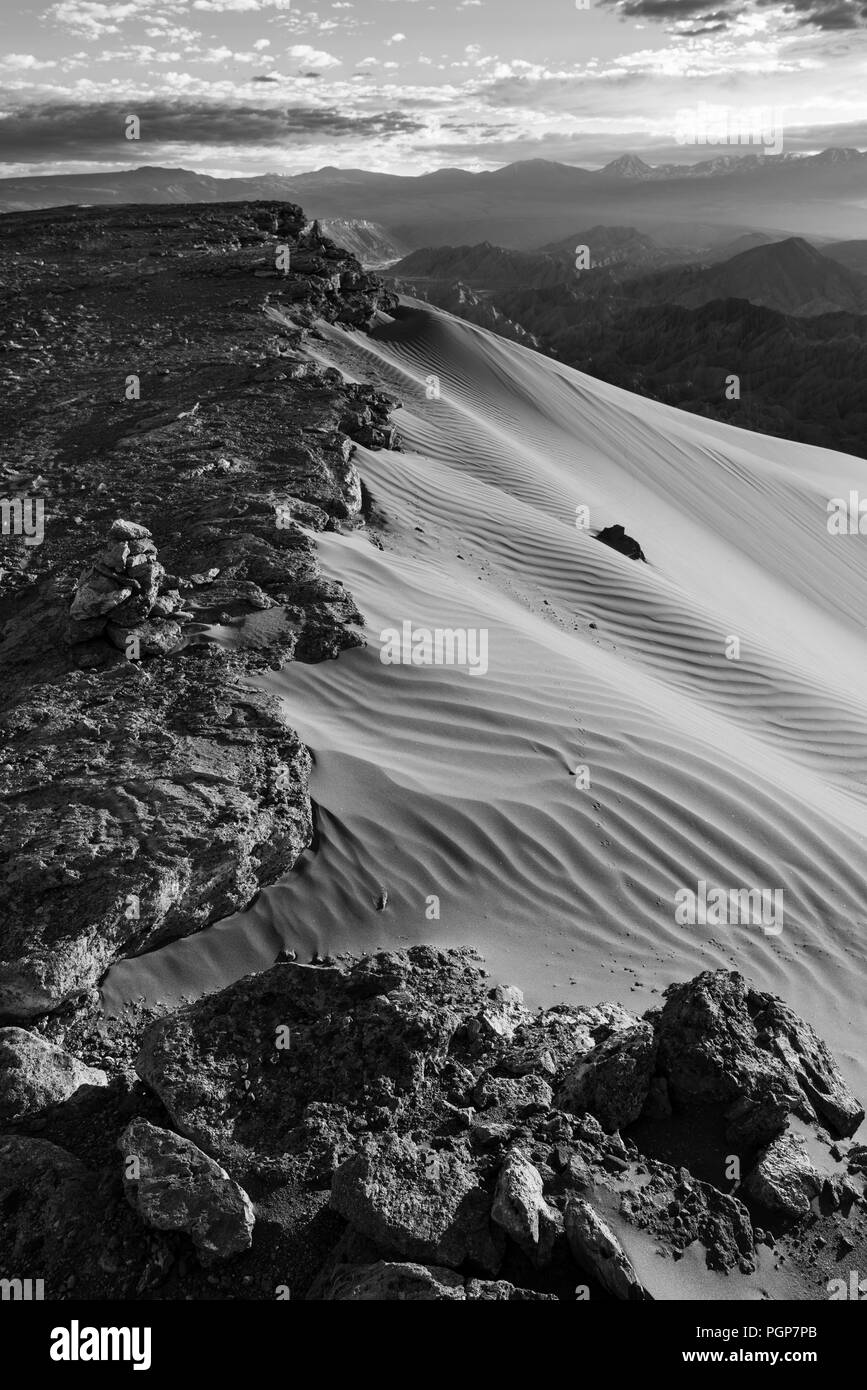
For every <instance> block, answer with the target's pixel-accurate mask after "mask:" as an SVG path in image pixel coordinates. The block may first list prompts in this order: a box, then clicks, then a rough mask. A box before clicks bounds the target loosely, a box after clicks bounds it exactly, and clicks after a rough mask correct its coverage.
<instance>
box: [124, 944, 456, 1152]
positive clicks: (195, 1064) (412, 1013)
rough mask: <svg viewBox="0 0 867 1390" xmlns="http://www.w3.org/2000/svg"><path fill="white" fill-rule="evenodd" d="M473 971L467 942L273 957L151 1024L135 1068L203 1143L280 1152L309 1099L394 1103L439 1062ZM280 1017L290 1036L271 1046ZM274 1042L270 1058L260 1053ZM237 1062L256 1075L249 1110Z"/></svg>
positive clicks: (217, 1148)
mask: <svg viewBox="0 0 867 1390" xmlns="http://www.w3.org/2000/svg"><path fill="white" fill-rule="evenodd" d="M481 981H482V976H481V973H480V971H479V970H478V966H477V965H475V964H474V963H473V955H472V953H471V952H466V951H450V952H440V951H436V950H433V949H432V948H430V947H425V946H414V947H412V948H411V949H410V950H409V951H407V952H405V953H404V952H393V953H382V954H380V955H377V956H372V957H365V958H363V959H362V960H360V961H357V962H355V963H354V964H353V967H352V969H351V970H349V971H346V970H342V969H340V968H338V967H333V966H315V967H314V966H310V965H301V964H299V963H294V962H293V963H287V964H280V965H275V966H272V967H271V969H270V970H266V971H264V972H263V973H262V974H260V975H254V976H249V977H247V978H246V979H243V980H239V981H237V983H235V984H233V985H230V986H229V987H228V988H227V989H225V990H221V991H219V992H218V993H216V994H212V995H207V996H205V997H203V998H202V999H200V1000H198V1001H197V1002H196V1003H195V1004H192V1005H190V1006H189V1007H187V1008H182V1009H179V1010H178V1011H177V1012H176V1013H174V1014H172V1015H171V1016H170V1017H168V1018H166V1019H162V1020H160V1021H159V1022H158V1023H156V1024H154V1025H153V1026H152V1027H151V1028H150V1029H148V1031H147V1032H146V1033H145V1035H144V1038H143V1041H142V1048H141V1052H140V1054H139V1056H138V1058H137V1060H136V1070H137V1071H138V1074H139V1076H140V1077H141V1079H142V1080H143V1081H144V1082H145V1083H146V1084H147V1085H148V1086H150V1087H151V1089H152V1090H154V1091H155V1092H156V1094H157V1095H158V1096H159V1097H160V1099H161V1101H162V1102H163V1104H164V1105H165V1107H166V1109H167V1110H168V1112H169V1114H170V1116H171V1118H172V1122H173V1124H174V1125H175V1127H176V1128H177V1129H178V1130H179V1131H180V1132H181V1133H182V1134H185V1135H187V1137H188V1138H190V1139H192V1140H193V1141H194V1142H195V1143H197V1144H199V1145H200V1146H201V1147H202V1148H204V1149H205V1150H206V1151H207V1152H210V1153H215V1154H217V1155H220V1154H224V1155H225V1156H229V1155H231V1154H232V1153H233V1152H234V1151H235V1149H236V1148H237V1147H238V1146H239V1145H242V1146H244V1147H245V1148H246V1147H249V1148H252V1149H254V1150H255V1151H256V1152H257V1153H265V1154H272V1155H274V1156H282V1155H284V1154H285V1153H286V1149H287V1137H288V1136H289V1135H290V1133H291V1132H292V1131H293V1128H294V1127H295V1126H298V1125H299V1124H300V1123H301V1121H302V1117H303V1115H304V1112H305V1109H306V1107H307V1106H308V1105H310V1104H311V1103H312V1102H316V1103H317V1104H328V1105H343V1106H349V1107H357V1106H370V1107H374V1106H382V1105H390V1106H392V1107H393V1106H394V1104H395V1101H396V1099H398V1098H400V1097H408V1096H411V1095H412V1094H414V1092H415V1090H416V1088H417V1087H418V1086H419V1085H420V1084H421V1082H422V1080H423V1078H424V1077H425V1076H426V1075H427V1073H428V1072H429V1071H430V1070H432V1069H433V1068H435V1067H436V1066H437V1065H438V1064H443V1063H444V1062H445V1060H446V1058H447V1056H448V1052H449V1044H450V1043H451V1041H452V1038H453V1037H454V1036H455V1033H456V1032H457V1030H458V1028H459V1027H460V1024H461V1018H462V1012H461V1008H462V1007H463V1008H466V1009H468V1010H469V1009H472V1008H473V1007H474V1005H475V1003H476V1000H477V998H478V993H479V986H480V983H481ZM462 996H466V998H465V1002H464V1003H463V1005H462V1004H461V1000H462ZM447 1001H448V1002H447ZM278 1025H279V1026H280V1027H283V1028H286V1029H287V1030H288V1034H287V1036H288V1040H289V1045H288V1046H286V1047H285V1048H282V1049H281V1050H279V1051H277V1052H275V1039H276V1036H277V1034H276V1029H277V1027H278ZM227 1029H230V1030H231V1037H232V1055H233V1058H234V1059H235V1064H236V1065H235V1066H233V1067H227V1066H226V1063H225V1049H226V1037H227ZM272 1054H273V1055H274V1056H275V1057H276V1058H277V1064H276V1065H268V1064H267V1059H268V1058H269V1057H270V1056H271V1055H272ZM242 1063H243V1064H244V1065H245V1066H246V1068H247V1071H246V1073H245V1074H246V1075H247V1076H248V1077H250V1078H251V1079H252V1080H253V1081H254V1082H255V1093H256V1096H257V1104H256V1107H255V1109H253V1110H251V1108H250V1106H249V1104H248V1103H247V1101H246V1096H245V1092H244V1090H243V1087H242V1086H241V1085H240V1079H239V1078H240V1073H239V1071H238V1067H239V1066H240V1065H241V1064H242ZM301 1137H302V1136H299V1138H301Z"/></svg>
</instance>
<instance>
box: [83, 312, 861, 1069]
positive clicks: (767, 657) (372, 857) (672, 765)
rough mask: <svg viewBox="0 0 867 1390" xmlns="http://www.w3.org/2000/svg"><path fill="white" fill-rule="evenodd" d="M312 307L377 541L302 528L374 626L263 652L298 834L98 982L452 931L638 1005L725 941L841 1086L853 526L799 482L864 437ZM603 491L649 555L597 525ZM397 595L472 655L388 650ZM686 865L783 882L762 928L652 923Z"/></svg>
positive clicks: (571, 992) (416, 621)
mask: <svg viewBox="0 0 867 1390" xmlns="http://www.w3.org/2000/svg"><path fill="white" fill-rule="evenodd" d="M323 332H324V334H325V338H324V341H323V342H321V343H320V344H319V350H320V355H321V359H322V361H323V362H327V363H328V364H330V365H335V366H338V367H339V368H340V369H341V370H342V371H343V372H344V373H346V374H347V375H348V376H349V377H350V378H355V379H358V380H359V381H375V382H376V383H377V384H379V385H381V386H383V387H385V388H387V389H390V390H393V391H394V392H395V394H397V395H398V396H399V397H400V398H401V400H402V401H403V402H404V406H403V408H402V409H401V410H399V411H398V412H397V413H396V414H395V416H394V417H393V418H394V422H395V424H396V425H397V427H398V429H399V431H400V434H401V438H402V441H403V452H400V453H397V452H389V451H385V450H383V451H377V452H371V451H368V450H366V449H364V448H360V449H359V451H358V454H357V456H356V462H357V463H358V466H359V471H360V473H361V476H362V478H363V481H364V483H365V485H366V488H367V491H368V493H369V495H370V497H371V499H372V504H373V508H374V511H373V515H372V520H371V529H372V530H374V531H376V534H377V535H378V537H379V540H380V541H381V543H382V546H383V548H382V549H379V548H377V547H375V546H374V545H372V544H371V543H370V540H369V538H368V537H367V536H365V535H364V534H356V535H339V534H331V533H325V534H322V535H319V536H318V537H317V547H318V553H319V560H320V563H321V565H322V569H323V571H324V572H325V573H326V574H328V575H331V576H333V577H335V578H337V577H339V578H340V579H341V580H342V581H343V582H344V583H345V584H346V586H347V588H348V589H349V591H350V592H351V593H352V595H353V596H354V598H355V600H356V602H357V604H358V607H359V608H360V610H361V611H362V612H363V613H364V615H365V618H366V628H365V637H366V639H367V642H368V646H367V648H366V649H363V650H357V651H353V652H349V653H344V654H343V655H341V657H340V659H339V661H337V662H334V663H326V665H324V666H323V665H319V666H303V665H300V664H299V663H297V662H296V663H293V664H291V665H290V666H288V667H287V668H285V669H284V670H283V671H282V672H280V673H278V674H274V675H273V677H269V678H268V680H267V682H266V684H267V685H268V687H269V688H270V689H272V690H274V691H275V692H277V693H279V694H280V695H281V696H282V698H283V701H284V708H285V712H286V719H287V722H288V723H289V724H290V725H291V726H292V727H293V728H295V729H297V730H298V732H299V734H300V736H301V738H302V740H303V741H304V742H305V743H306V744H307V745H308V746H309V748H310V749H311V752H312V753H313V757H314V771H313V776H312V781H311V790H312V795H313V797H314V800H315V802H316V805H317V808H318V815H317V829H318V837H317V842H316V847H315V849H314V850H313V851H309V852H308V853H306V854H305V855H303V856H302V859H301V861H300V862H299V864H298V865H297V866H296V869H295V870H294V871H293V872H292V874H291V875H289V876H288V878H287V879H286V880H285V881H284V882H283V883H281V884H279V885H277V886H275V887H273V888H270V889H267V890H265V891H264V892H263V893H262V894H261V895H260V897H259V899H258V900H257V902H256V904H255V906H254V907H253V908H252V909H251V910H250V911H248V912H246V913H241V914H237V915H236V916H234V917H231V918H228V919H226V920H225V921H224V922H222V923H219V924H218V925H217V926H215V927H213V928H210V929H209V930H207V931H205V932H204V933H201V934H199V935H198V936H196V937H194V938H191V939H188V940H185V941H181V942H177V943H173V944H172V945H170V946H167V947H165V948H163V949H162V950H160V951H158V952H155V953H154V954H152V955H150V956H147V957H142V958H139V959H137V960H131V961H125V962H123V963H121V964H119V965H118V966H116V967H114V968H113V970H112V971H111V972H110V974H109V977H108V980H107V982H106V999H107V1003H108V1006H109V1008H111V1007H117V1006H118V1005H119V1003H120V1002H121V1001H122V1000H123V999H126V998H131V997H136V996H138V995H140V994H144V995H145V996H147V997H157V996H159V997H162V998H164V999H166V998H168V999H172V998H178V997H181V996H186V997H191V996H194V995H196V994H199V993H201V992H203V991H207V990H211V989H215V988H218V987H219V986H221V985H223V984H226V983H228V982H229V981H230V980H232V979H234V978H237V977H238V976H239V975H241V974H244V973H248V972H250V971H253V970H260V969H262V968H264V967H265V966H266V965H268V964H270V963H271V961H272V960H273V959H274V955H275V953H276V951H277V950H279V949H280V948H281V947H282V946H291V947H293V948H295V949H297V950H298V951H299V955H300V956H301V957H302V958H303V957H304V953H305V952H306V953H309V954H312V953H313V952H319V953H320V954H324V953H326V952H339V951H343V950H350V949H351V950H354V951H361V950H367V949H377V948H380V947H382V948H394V947H405V946H406V945H408V944H410V943H412V942H422V941H425V942H436V943H438V944H441V945H444V946H457V945H464V944H472V945H473V946H475V947H477V948H478V949H479V950H481V951H482V952H483V953H484V955H485V956H486V957H487V960H488V963H489V965H490V968H491V970H492V972H493V974H494V975H495V976H496V977H497V978H519V979H521V981H522V984H524V985H525V986H526V987H527V993H528V997H529V998H530V999H531V1001H532V1002H533V1003H536V1002H546V1003H550V1002H556V1001H557V1000H562V1001H563V1002H566V1001H571V1000H574V999H580V1000H582V1001H586V1000H588V999H590V998H596V997H598V998H606V999H620V1000H621V1001H623V1002H628V1003H629V1004H630V1007H632V1008H633V1009H636V1010H638V1011H640V1010H641V1009H642V1008H647V1007H650V1006H652V1005H653V1004H654V1003H655V1002H656V991H657V990H658V988H659V987H660V985H662V984H667V983H668V982H669V981H670V980H671V979H672V978H679V979H685V978H687V977H688V976H689V975H692V974H694V973H695V972H696V971H698V970H701V969H707V968H714V967H722V966H724V967H726V968H736V969H738V970H741V971H742V972H743V973H744V975H745V976H746V977H747V978H748V979H749V980H751V981H753V982H754V983H755V984H756V985H757V986H758V987H760V988H764V989H769V990H771V991H773V992H775V993H779V994H781V995H782V996H783V997H784V998H785V999H786V1000H787V1002H788V1003H789V1004H791V1005H792V1007H794V1008H795V1009H797V1010H799V1011H800V1012H802V1013H804V1014H805V1015H806V1016H807V1017H809V1018H810V1019H811V1021H812V1022H813V1023H814V1025H815V1026H816V1027H817V1028H818V1030H819V1031H820V1032H821V1033H822V1035H823V1036H825V1037H826V1038H827V1040H828V1043H829V1045H830V1046H831V1049H832V1051H833V1052H834V1053H835V1054H836V1055H837V1056H838V1058H839V1061H840V1065H841V1068H842V1070H843V1072H844V1074H845V1076H846V1078H847V1080H848V1081H849V1082H850V1084H852V1085H853V1087H854V1088H855V1090H856V1092H857V1091H858V1089H859V1087H860V1089H861V1090H862V1091H863V1090H864V1089H865V1087H864V1083H865V1080H867V1074H865V1068H864V1063H863V1061H862V1060H861V1059H859V1058H857V1057H856V1056H855V1048H856V1047H857V1045H858V1044H857V1042H856V1041H855V1038H854V1026H856V1025H857V1024H858V1022H859V1021H860V1020H861V1019H862V1018H863V1005H862V1004H861V988H862V987H861V981H862V980H863V977H864V967H865V945H864V926H865V915H867V914H865V901H867V891H865V890H867V858H865V855H864V849H865V832H867V805H865V775H864V774H865V770H867V715H865V712H864V709H863V695H862V691H863V671H864V669H865V657H867V651H865V634H864V626H863V606H864V598H863V596H864V590H865V579H867V558H865V555H867V552H865V549H864V544H863V540H862V539H861V538H860V537H858V536H852V537H849V536H832V535H831V534H830V533H829V531H828V529H827V526H826V516H827V512H826V504H827V501H828V499H829V498H832V497H835V496H846V495H847V494H848V492H849V491H850V490H851V489H857V490H858V491H859V492H860V495H862V496H867V462H865V461H863V460H859V459H856V458H852V457H848V456H845V455H841V454H835V453H833V452H831V451H827V450H816V449H809V448H807V447H804V446H801V445H797V444H790V443H787V442H785V441H781V440H778V439H774V438H770V437H765V436H759V435H754V434H750V433H748V432H746V431H741V430H738V429H736V428H732V427H731V426H726V425H721V424H718V423H716V422H713V421H706V420H703V419H700V418H696V417H695V416H692V415H688V414H686V413H683V412H680V411H676V410H673V409H671V408H669V407H666V406H662V405H659V404H657V403H655V402H652V401H649V400H647V399H644V398H641V397H637V396H632V395H630V394H628V393H626V392H623V391H621V390H619V389H617V388H615V387H611V386H608V385H606V384H604V383H602V382H599V381H597V380H595V379H592V378H589V377H586V376H584V375H582V374H581V373H579V372H576V371H574V370H572V369H570V368H566V367H563V366H561V365H560V364H557V363H554V362H552V361H550V360H548V359H545V358H543V357H541V356H539V355H538V354H536V353H533V352H530V351H528V350H526V349H523V348H521V347H518V346H516V345H515V344H512V343H506V342H503V341H501V340H498V339H496V338H494V337H493V336H491V335H489V334H487V333H486V332H484V331H482V330H479V329H477V328H474V327H472V326H470V325H468V324H465V323H462V322H460V321H458V320H456V319H453V318H451V317H450V316H449V315H447V314H444V313H442V312H440V311H435V310H430V309H428V308H427V307H422V306H418V305H413V304H410V305H409V306H408V308H406V309H405V310H404V312H403V314H402V315H401V317H399V318H398V319H397V320H396V321H395V322H394V323H393V324H389V325H386V326H384V327H383V328H382V329H381V330H380V331H379V332H378V334H377V335H375V336H374V337H373V338H372V339H371V338H368V337H362V336H361V335H357V334H354V333H351V332H347V331H344V330H342V329H339V328H332V327H325V328H324V329H323ZM735 367H736V364H733V368H732V369H733V370H734V369H735ZM582 508H586V509H589V510H588V513H587V514H588V515H589V522H590V524H589V526H582V525H580V524H579V525H576V520H577V521H579V522H580V521H581V520H582V519H583V518H584V516H585V513H584V512H582V511H581V510H580V509H582ZM379 523H381V524H379ZM615 523H616V524H622V525H624V526H625V529H626V532H627V533H628V534H629V535H630V536H633V537H635V538H636V540H637V541H638V543H639V544H640V545H641V547H642V549H643V551H644V554H645V555H646V557H647V561H648V564H646V565H644V564H636V563H634V562H633V561H632V560H630V559H628V558H627V557H625V556H623V555H619V554H617V553H616V552H615V551H613V550H611V549H610V548H608V547H606V546H604V545H599V544H597V543H596V541H595V539H594V532H595V531H597V530H599V529H601V528H603V527H606V526H609V525H611V524H615ZM405 623H409V624H411V626H412V628H413V629H427V630H429V631H430V632H435V631H436V630H438V629H439V630H455V629H460V630H462V631H464V632H465V633H466V634H469V633H476V634H481V633H484V634H485V642H486V648H485V649H486V654H487V661H486V670H485V672H484V674H481V672H479V673H477V675H476V676H475V677H474V678H472V679H470V678H469V677H468V670H467V667H466V665H464V666H461V665H459V664H447V663H445V662H442V663H440V664H437V663H436V662H431V663H425V662H424V661H423V660H422V661H419V662H418V663H417V664H413V663H403V662H394V663H391V664H389V663H386V662H383V661H382V660H381V656H380V653H381V646H382V640H381V635H382V633H383V632H385V631H393V630H397V631H398V632H399V633H402V631H403V625H404V624H405ZM701 882H704V883H706V884H708V885H711V886H717V885H718V886H720V887H722V888H724V889H726V890H731V889H740V888H742V889H744V890H757V891H759V892H769V893H775V892H777V891H779V892H781V893H782V895H783V902H784V917H783V929H782V930H781V931H780V932H779V933H777V934H774V935H770V934H768V933H766V932H763V930H762V928H761V925H752V924H749V923H735V924H725V925H713V924H708V923H706V922H705V923H699V924H697V925H689V924H687V925H681V924H679V923H678V922H677V921H676V918H675V896H676V894H677V893H678V891H679V890H693V891H695V890H696V888H697V885H698V884H699V883H701ZM383 894H385V905H383Z"/></svg>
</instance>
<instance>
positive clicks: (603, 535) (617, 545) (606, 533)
mask: <svg viewBox="0 0 867 1390" xmlns="http://www.w3.org/2000/svg"><path fill="white" fill-rule="evenodd" d="M596 539H597V541H601V542H602V544H603V545H610V546H611V549H612V550H618V551H619V552H620V554H621V555H628V556H629V558H630V560H644V562H645V563H647V557H646V555H645V554H644V551H643V550H642V549H641V546H640V545H639V544H638V541H636V540H633V539H632V537H631V536H627V534H626V532H625V530H624V529H623V527H622V526H620V525H616V526H605V527H603V529H602V530H601V531H599V532H598V533H597V535H596Z"/></svg>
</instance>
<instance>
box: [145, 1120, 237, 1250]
mask: <svg viewBox="0 0 867 1390" xmlns="http://www.w3.org/2000/svg"><path fill="white" fill-rule="evenodd" d="M117 1146H118V1148H119V1149H120V1151H121V1153H122V1154H123V1157H124V1191H125V1193H126V1197H127V1200H128V1202H129V1203H130V1205H131V1206H133V1207H135V1209H136V1210H137V1211H138V1212H139V1215H140V1216H141V1218H142V1220H143V1221H145V1222H146V1224H147V1225H149V1226H153V1227H154V1229H155V1230H158V1231H184V1232H185V1233H186V1234H187V1235H189V1236H191V1237H192V1241H193V1244H194V1245H195V1247H196V1249H197V1251H198V1253H199V1259H200V1260H201V1262H202V1264H204V1265H210V1264H213V1263H214V1261H216V1260H226V1259H229V1258H230V1256H232V1255H238V1254H240V1253H241V1252H242V1251H244V1250H247V1249H249V1247H250V1244H251V1242H252V1239H253V1225H254V1223H255V1215H254V1212H253V1204H252V1202H251V1201H250V1198H249V1197H248V1196H247V1194H246V1192H245V1191H244V1190H243V1188H241V1187H239V1186H238V1184H237V1183H236V1182H233V1181H232V1179H231V1178H230V1177H229V1174H228V1173H227V1172H226V1171H225V1169H224V1168H221V1167H220V1165H219V1164H218V1163H215V1162H214V1160H213V1159H211V1158H208V1156H207V1154H204V1153H202V1151H201V1149H199V1148H197V1147H196V1145H195V1144H192V1143H191V1142H190V1141H189V1139H182V1138H180V1137H179V1136H178V1135H177V1134H172V1132H171V1131H170V1130H167V1129H159V1128H157V1126H156V1125H152V1124H150V1123H149V1122H148V1121H147V1120H143V1119H135V1120H132V1121H131V1122H130V1123H129V1124H128V1125H127V1127H126V1129H125V1130H124V1132H123V1134H122V1135H121V1136H120V1138H119V1139H118V1141H117Z"/></svg>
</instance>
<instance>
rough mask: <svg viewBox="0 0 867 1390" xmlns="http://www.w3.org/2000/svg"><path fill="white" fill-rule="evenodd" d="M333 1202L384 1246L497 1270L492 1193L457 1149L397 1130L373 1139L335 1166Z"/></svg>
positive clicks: (430, 1259)
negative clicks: (425, 1145) (423, 1143)
mask: <svg viewBox="0 0 867 1390" xmlns="http://www.w3.org/2000/svg"><path fill="white" fill-rule="evenodd" d="M331 1204H332V1206H333V1207H334V1209H335V1211H338V1212H339V1213H340V1215H341V1216H343V1217H344V1218H345V1219H346V1220H347V1221H349V1222H350V1223H351V1225H352V1226H354V1227H355V1229H356V1230H357V1231H360V1232H362V1234H363V1235H366V1236H368V1237H369V1238H370V1239H371V1240H374V1241H376V1243H377V1245H379V1246H381V1247H382V1249H383V1250H388V1251H394V1252H395V1253H396V1254H399V1255H403V1256H405V1257H406V1258H407V1259H409V1260H418V1261H420V1262H422V1263H432V1264H444V1265H450V1266H453V1267H457V1266H460V1265H462V1264H463V1262H464V1260H466V1259H470V1260H472V1261H473V1263H475V1264H477V1265H479V1267H480V1268H482V1269H484V1270H486V1271H488V1272H490V1273H492V1274H496V1272H497V1270H498V1268H499V1265H500V1261H501V1258H502V1252H501V1250H500V1249H499V1248H498V1244H497V1242H496V1241H495V1239H494V1237H493V1235H492V1233H491V1230H490V1224H489V1217H490V1210H491V1199H490V1196H489V1195H488V1194H487V1193H486V1192H485V1191H484V1189H483V1188H482V1187H481V1186H480V1184H479V1178H478V1175H477V1173H476V1171H475V1169H474V1168H473V1167H472V1166H471V1164H470V1163H468V1162H467V1160H466V1158H464V1157H463V1156H462V1155H461V1154H460V1153H459V1152H456V1151H454V1150H449V1149H440V1150H437V1151H436V1152H433V1151H431V1150H423V1149H421V1148H419V1146H418V1145H417V1144H414V1143H413V1142H412V1141H411V1140H409V1139H406V1138H402V1137H400V1136H398V1135H384V1136H382V1137H381V1138H374V1139H371V1140H369V1141H368V1142H367V1143H366V1144H365V1145H364V1147H363V1149H362V1150H361V1152H360V1153H358V1154H356V1155H355V1156H354V1157H353V1158H350V1159H348V1160H347V1162H346V1163H344V1164H342V1165H341V1167H340V1168H338V1169H337V1172H336V1173H335V1174H334V1178H333V1180H332V1184H331Z"/></svg>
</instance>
